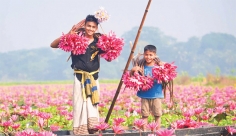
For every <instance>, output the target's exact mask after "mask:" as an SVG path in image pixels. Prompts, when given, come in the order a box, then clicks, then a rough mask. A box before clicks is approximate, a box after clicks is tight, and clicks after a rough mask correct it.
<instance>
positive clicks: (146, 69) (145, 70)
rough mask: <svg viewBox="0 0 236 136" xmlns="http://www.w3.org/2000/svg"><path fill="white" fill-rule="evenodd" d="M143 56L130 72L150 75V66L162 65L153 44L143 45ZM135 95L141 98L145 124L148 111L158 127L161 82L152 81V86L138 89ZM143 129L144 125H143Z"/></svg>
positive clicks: (160, 110) (161, 95)
mask: <svg viewBox="0 0 236 136" xmlns="http://www.w3.org/2000/svg"><path fill="white" fill-rule="evenodd" d="M143 55H144V58H143V59H142V60H139V62H137V65H138V66H135V67H133V68H132V70H131V71H132V72H139V73H142V74H144V75H145V76H152V68H153V67H154V65H162V64H161V62H160V60H159V59H158V58H157V55H156V47H155V46H154V45H147V46H145V47H144V54H143ZM137 96H138V97H140V98H141V115H142V118H143V119H144V121H145V122H146V124H147V119H148V116H149V113H150V112H151V113H152V115H153V116H154V117H155V121H156V123H158V128H157V129H159V128H160V125H161V118H160V117H161V115H162V108H161V106H162V103H161V99H163V98H164V95H163V92H162V84H161V83H160V84H159V83H157V81H154V84H153V87H152V88H151V89H149V90H147V91H142V90H139V91H138V92H137ZM143 129H144V131H145V126H144V128H143Z"/></svg>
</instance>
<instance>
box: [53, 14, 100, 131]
mask: <svg viewBox="0 0 236 136" xmlns="http://www.w3.org/2000/svg"><path fill="white" fill-rule="evenodd" d="M98 24H99V22H98V19H97V18H95V17H94V15H88V16H87V17H86V19H85V20H82V21H81V22H80V23H78V24H77V25H75V26H73V28H72V29H71V30H70V32H69V33H70V34H78V33H79V32H83V34H84V36H85V37H87V38H88V39H89V46H88V48H87V49H86V53H85V54H81V55H74V54H71V58H72V64H71V67H72V69H73V70H74V73H75V76H74V89H73V132H74V134H75V135H81V134H88V133H94V132H95V131H94V126H95V125H97V124H98V120H99V112H98V107H97V104H98V102H99V101H98V100H99V92H98V91H99V83H98V72H99V67H100V61H99V55H100V54H101V53H103V52H102V51H101V50H100V49H98V48H97V46H96V43H97V42H98V36H99V34H98V33H95V32H96V31H97V29H98ZM59 42H60V37H59V38H57V39H55V40H54V41H53V42H52V43H51V47H52V48H58V44H59ZM88 80H89V82H85V81H88ZM84 84H92V87H91V88H90V89H87V87H85V91H84V87H83V85H84ZM85 92H86V93H85ZM93 94H94V96H93Z"/></svg>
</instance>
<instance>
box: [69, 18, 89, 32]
mask: <svg viewBox="0 0 236 136" xmlns="http://www.w3.org/2000/svg"><path fill="white" fill-rule="evenodd" d="M84 25H85V19H83V20H81V21H80V22H79V23H78V24H76V25H74V26H73V27H72V28H71V30H70V31H69V32H68V34H76V33H77V31H78V30H79V29H80V28H83V27H84Z"/></svg>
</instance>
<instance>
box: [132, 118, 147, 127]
mask: <svg viewBox="0 0 236 136" xmlns="http://www.w3.org/2000/svg"><path fill="white" fill-rule="evenodd" d="M134 125H135V126H136V127H138V128H139V129H142V127H143V126H144V125H145V121H144V120H143V119H138V120H135V121H134Z"/></svg>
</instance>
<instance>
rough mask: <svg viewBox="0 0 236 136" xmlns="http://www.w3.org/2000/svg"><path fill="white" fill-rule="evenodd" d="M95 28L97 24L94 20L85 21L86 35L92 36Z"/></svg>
mask: <svg viewBox="0 0 236 136" xmlns="http://www.w3.org/2000/svg"><path fill="white" fill-rule="evenodd" d="M97 29H98V25H97V24H96V23H95V22H92V21H89V22H86V23H85V34H86V35H87V36H93V34H94V33H95V32H96V31H97Z"/></svg>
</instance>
